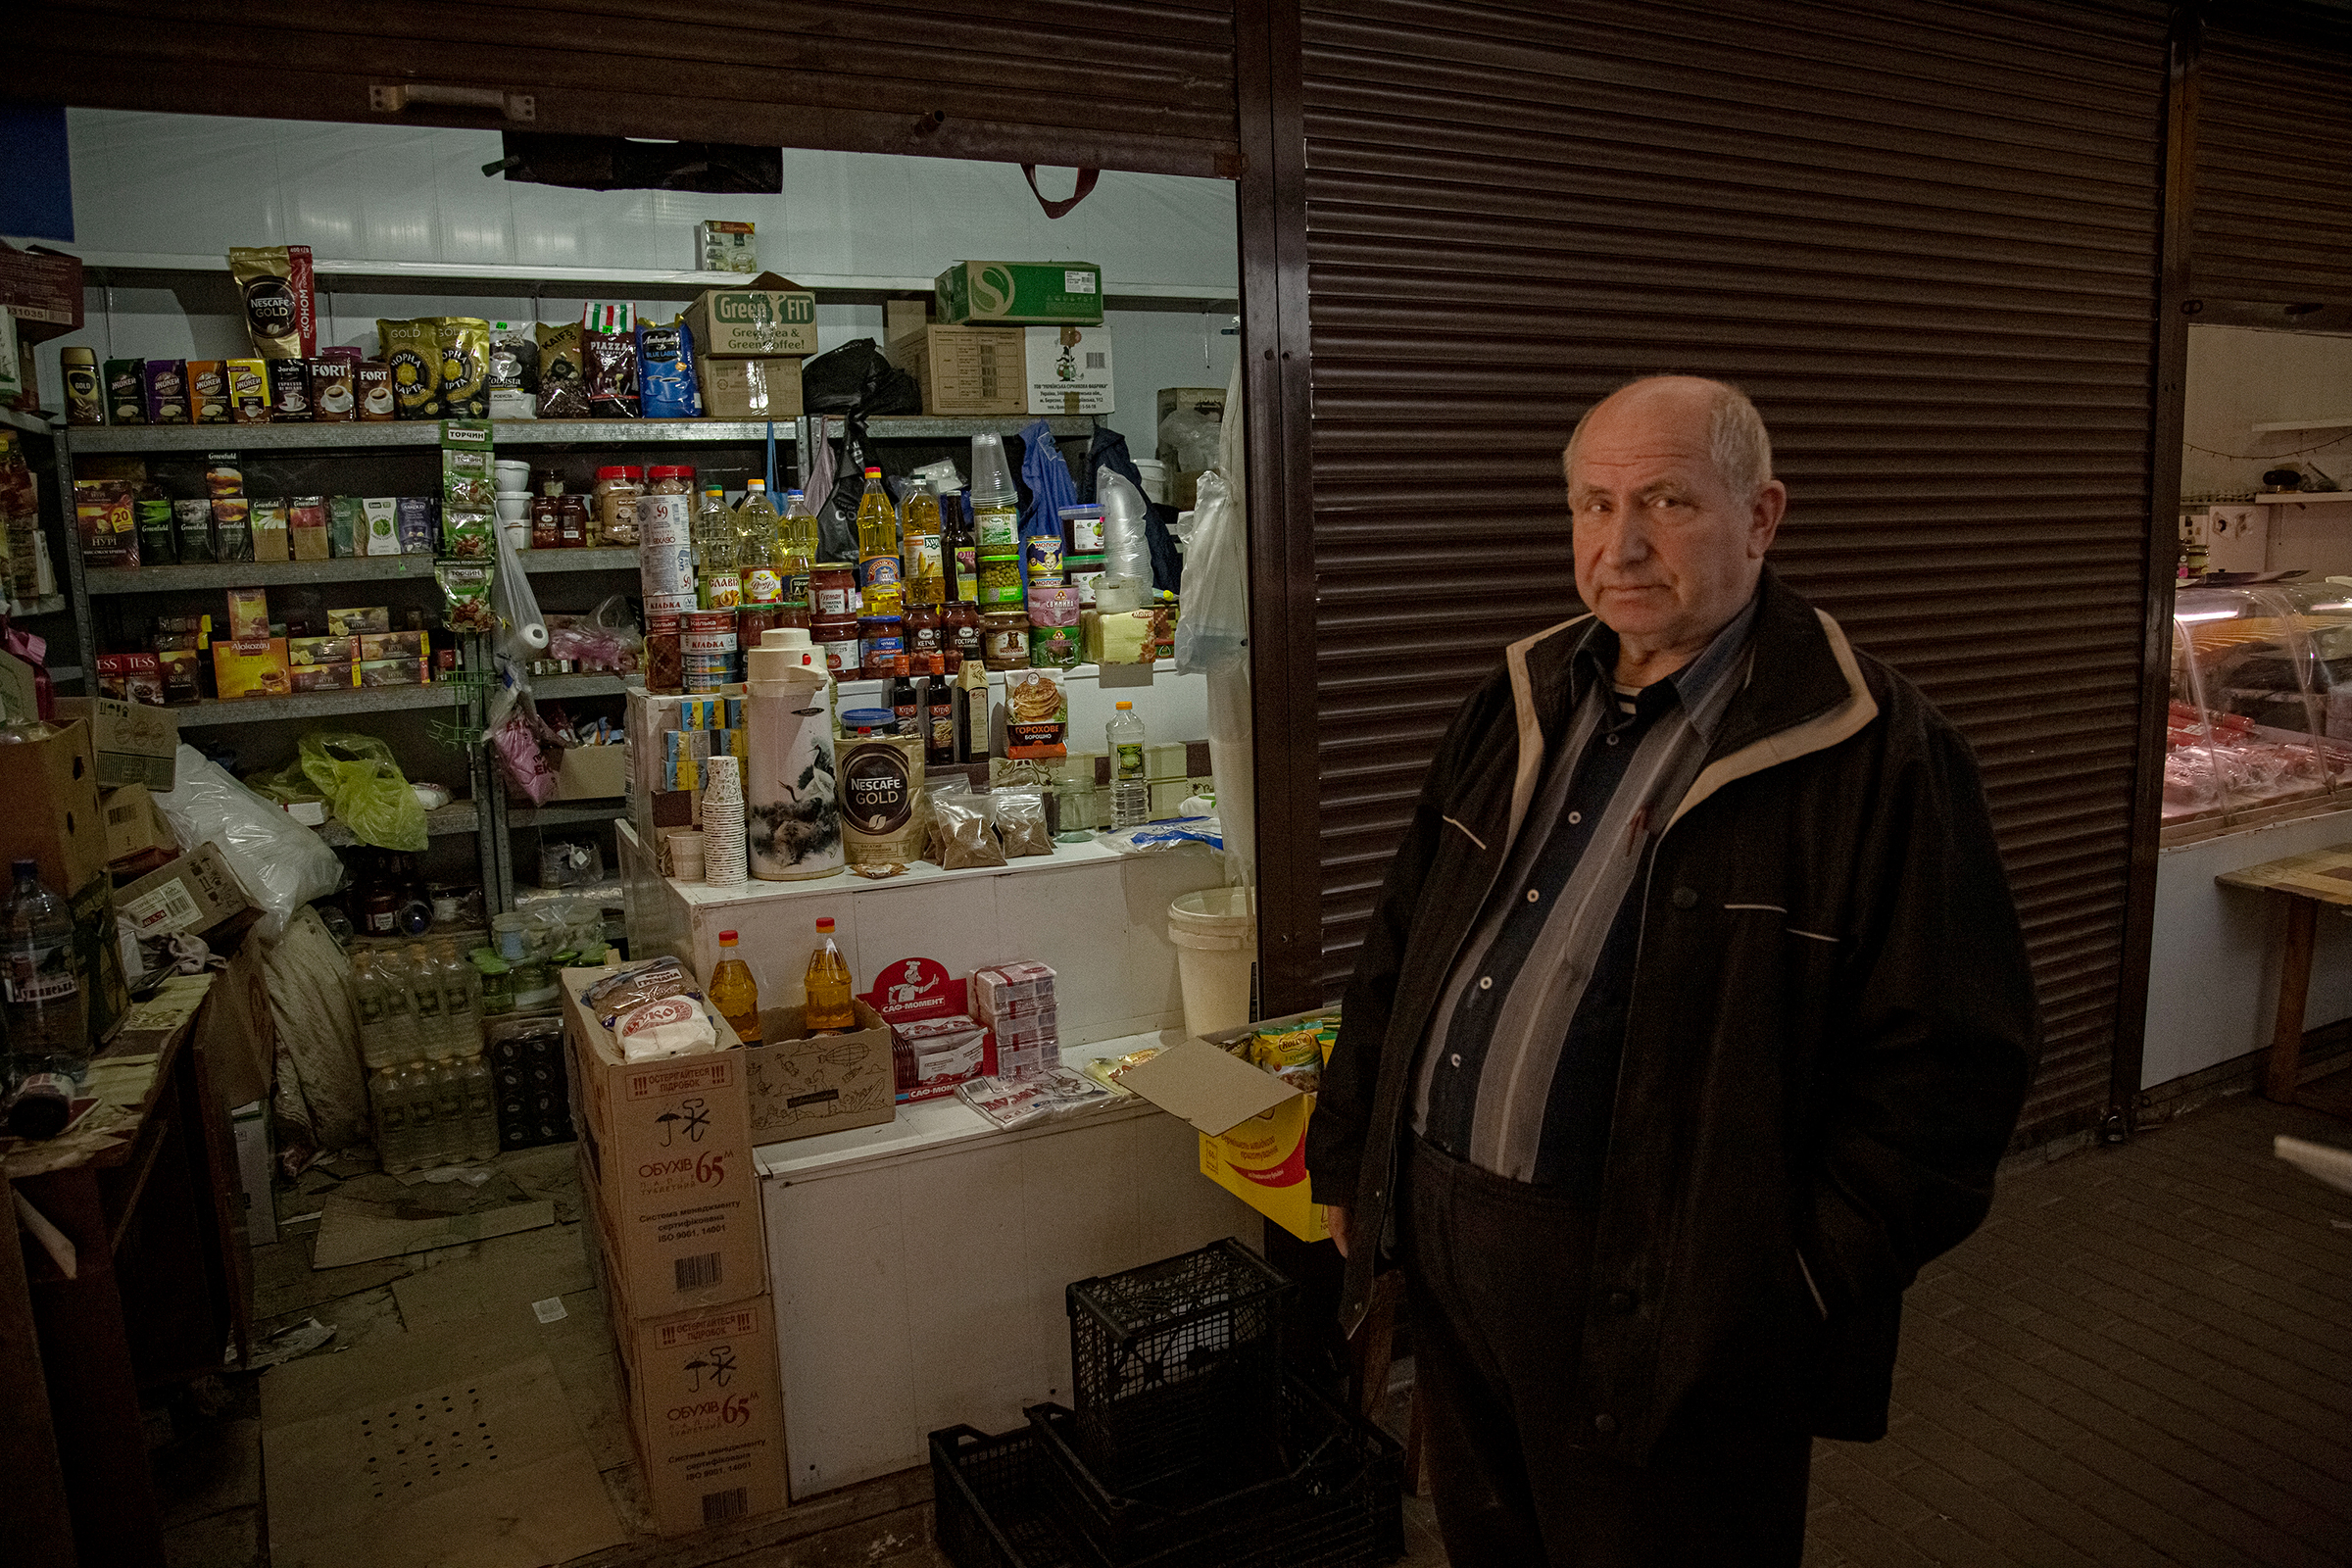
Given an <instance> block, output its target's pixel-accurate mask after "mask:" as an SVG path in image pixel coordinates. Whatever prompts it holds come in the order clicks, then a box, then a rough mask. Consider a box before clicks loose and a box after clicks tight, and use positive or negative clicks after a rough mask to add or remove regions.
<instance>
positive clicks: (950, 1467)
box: [931, 1427, 1404, 1568]
mask: <svg viewBox="0 0 2352 1568" xmlns="http://www.w3.org/2000/svg"><path fill="white" fill-rule="evenodd" d="M1383 1442H1384V1443H1385V1442H1386V1440H1385V1439H1384V1440H1383ZM1386 1453H1387V1456H1388V1457H1387V1461H1386V1462H1385V1463H1384V1464H1381V1465H1376V1466H1373V1467H1370V1468H1368V1469H1367V1470H1366V1471H1365V1472H1363V1475H1362V1479H1361V1481H1360V1482H1359V1483H1358V1485H1359V1487H1360V1488H1361V1489H1362V1491H1361V1493H1360V1495H1354V1496H1351V1497H1350V1498H1349V1499H1348V1501H1347V1502H1346V1504H1345V1505H1343V1504H1342V1502H1341V1501H1340V1500H1338V1499H1334V1498H1326V1497H1315V1496H1312V1495H1308V1496H1305V1497H1303V1498H1301V1497H1299V1496H1296V1495H1294V1496H1291V1497H1289V1498H1288V1499H1286V1501H1287V1503H1288V1505H1287V1506H1286V1505H1281V1504H1277V1505H1273V1506H1268V1507H1266V1508H1264V1509H1262V1510H1260V1511H1259V1512H1257V1513H1256V1514H1254V1515H1245V1516H1242V1517H1238V1518H1237V1517H1227V1518H1225V1520H1224V1523H1223V1524H1222V1525H1219V1526H1216V1527H1214V1528H1211V1529H1209V1530H1208V1531H1207V1533H1206V1534H1204V1535H1202V1536H1201V1537H1200V1538H1198V1539H1195V1540H1187V1541H1175V1540H1172V1539H1171V1540H1170V1541H1168V1542H1160V1541H1157V1540H1155V1541H1154V1542H1153V1543H1152V1545H1151V1546H1150V1547H1148V1548H1147V1549H1148V1550H1149V1553H1150V1554H1149V1555H1147V1556H1141V1557H1135V1558H1130V1559H1128V1560H1127V1561H1126V1562H1125V1563H1124V1564H1122V1565H1120V1568H1368V1565H1371V1564H1375V1563H1382V1562H1388V1561H1391V1560H1393V1559H1395V1558H1396V1557H1397V1556H1399V1555H1401V1554H1402V1553H1403V1550H1404V1527H1403V1516H1402V1514H1401V1513H1400V1512H1399V1506H1400V1488H1399V1485H1398V1481H1397V1476H1398V1465H1397V1460H1396V1457H1395V1445H1393V1444H1389V1445H1387V1448H1386ZM1052 1469H1053V1465H1052V1462H1051V1461H1050V1460H1048V1459H1047V1458H1046V1457H1045V1456H1044V1454H1043V1453H1042V1452H1041V1451H1040V1446H1039V1440H1038V1437H1037V1432H1036V1429H1035V1428H1033V1427H1021V1428H1019V1429H1017V1430H1015V1431H1011V1432H1007V1433H1005V1434H1003V1435H1001V1436H999V1437H993V1438H992V1437H988V1436H985V1435H984V1434H982V1433H980V1432H977V1431H975V1430H974V1429H972V1428H971V1427H950V1428H948V1429H946V1430H945V1431H941V1432H934V1433H932V1434H931V1490H932V1495H933V1498H934V1499H935V1507H936V1510H937V1516H938V1534H939V1547H940V1550H941V1551H942V1552H944V1553H946V1555H947V1558H948V1560H949V1561H950V1562H953V1563H955V1564H956V1568H1101V1565H1102V1564H1103V1560H1104V1559H1103V1556H1102V1554H1101V1553H1100V1552H1098V1551H1096V1550H1094V1549H1093V1548H1092V1547H1091V1546H1090V1545H1089V1544H1087V1542H1086V1541H1085V1539H1084V1537H1082V1536H1080V1535H1079V1534H1078V1533H1076V1532H1075V1531H1073V1530H1071V1529H1070V1528H1069V1526H1068V1525H1067V1524H1066V1523H1065V1518H1064V1514H1063V1512H1062V1510H1061V1509H1060V1508H1058V1507H1057V1506H1055V1504H1054V1502H1053V1501H1052V1500H1051V1499H1050V1494H1051V1492H1052V1491H1053V1489H1054V1486H1055V1485H1056V1483H1055V1482H1054V1478H1053V1477H1052V1475H1051V1471H1052Z"/></svg>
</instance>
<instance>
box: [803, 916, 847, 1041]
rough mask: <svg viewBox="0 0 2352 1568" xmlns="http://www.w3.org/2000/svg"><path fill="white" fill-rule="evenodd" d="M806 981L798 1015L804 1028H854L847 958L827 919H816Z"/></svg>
mask: <svg viewBox="0 0 2352 1568" xmlns="http://www.w3.org/2000/svg"><path fill="white" fill-rule="evenodd" d="M806 983H807V986H808V991H809V1005H808V1007H807V1009H806V1010H805V1011H804V1012H803V1013H802V1014H801V1022H802V1026H803V1027H804V1028H806V1029H808V1030H809V1033H811V1034H813V1033H815V1032H816V1031H817V1030H819V1029H855V1028H857V1027H858V1009H857V1008H856V1007H855V1006H853V1005H851V1002H850V996H851V989H852V985H853V982H852V981H851V979H850V960H849V959H847V958H845V957H843V956H841V949H840V948H839V947H838V946H836V945H835V944H834V941H833V922H832V920H831V919H830V918H825V919H820V920H818V921H817V922H816V948H815V951H813V952H811V953H810V954H809V975H808V980H807V982H806Z"/></svg>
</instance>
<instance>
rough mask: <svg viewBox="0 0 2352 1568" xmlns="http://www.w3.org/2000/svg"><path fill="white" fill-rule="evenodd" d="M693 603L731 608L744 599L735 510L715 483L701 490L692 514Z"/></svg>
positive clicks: (703, 606)
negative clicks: (738, 567)
mask: <svg viewBox="0 0 2352 1568" xmlns="http://www.w3.org/2000/svg"><path fill="white" fill-rule="evenodd" d="M694 592H695V603H697V604H698V605H700V606H702V608H703V609H705V610H733V609H734V608H735V607H736V606H737V605H738V604H741V603H742V601H743V579H742V577H741V576H739V575H738V574H737V571H736V563H735V513H734V510H733V509H732V508H730V507H729V506H728V505H727V493H726V492H725V491H724V490H721V489H720V488H719V487H718V486H716V485H711V486H710V487H709V488H708V489H706V490H704V492H703V504H702V507H701V508H700V509H699V510H698V511H697V512H696V513H695V515H694Z"/></svg>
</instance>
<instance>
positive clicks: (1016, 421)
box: [17, 414, 1095, 453]
mask: <svg viewBox="0 0 2352 1568" xmlns="http://www.w3.org/2000/svg"><path fill="white" fill-rule="evenodd" d="M17 417H18V418H23V417H24V416H22V415H20V416H17ZM1039 417H1040V416H1037V415H1028V414H1020V415H985V416H984V415H969V416H960V415H929V414H893V415H878V416H876V417H873V418H871V419H868V420H867V421H866V433H867V434H868V435H870V436H873V437H875V438H878V439H890V440H911V441H953V440H956V439H959V438H966V437H970V436H975V435H983V434H988V433H992V432H993V433H995V434H998V435H1016V434H1018V433H1019V432H1020V430H1021V428H1022V427H1023V426H1024V425H1027V424H1030V423H1032V422H1033V421H1034V420H1036V419H1037V418H1039ZM1044 418H1045V419H1046V422H1047V424H1048V426H1049V427H1050V428H1051V429H1052V430H1053V431H1054V436H1055V437H1056V438H1057V439H1058V438H1059V437H1062V436H1066V435H1086V434H1091V433H1092V432H1093V430H1094V427H1095V420H1094V417H1093V416H1092V415H1048V416H1044ZM491 423H492V426H493V427H494V428H495V429H496V431H497V435H496V436H495V438H494V439H495V442H496V444H497V446H498V447H499V448H500V449H501V450H502V451H503V450H505V449H507V448H509V447H594V446H718V445H727V444H733V445H742V444H745V443H747V442H764V441H765V440H766V439H767V437H768V430H769V427H770V421H768V420H764V419H494V420H492V421H491ZM798 425H799V421H798V420H797V419H777V420H775V421H773V427H774V430H775V437H776V439H777V440H778V441H781V442H785V443H788V444H789V443H790V442H791V441H792V440H793V439H794V436H795V432H796V430H797V428H798ZM27 428H31V427H29V426H28V427H27ZM39 433H41V434H44V435H45V434H48V433H49V432H48V430H47V428H46V427H45V426H43V427H39ZM72 441H73V446H74V447H75V448H77V449H78V450H80V451H83V452H103V453H148V452H228V451H236V452H372V451H379V450H382V449H384V448H387V447H390V448H398V447H426V448H432V447H438V446H439V445H440V444H441V425H440V422H439V421H438V420H432V419H413V420H395V421H392V422H389V423H376V424H368V423H350V424H110V425H88V426H82V427H80V428H77V429H75V430H74V431H73V436H72Z"/></svg>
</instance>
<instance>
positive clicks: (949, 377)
mask: <svg viewBox="0 0 2352 1568" xmlns="http://www.w3.org/2000/svg"><path fill="white" fill-rule="evenodd" d="M1047 330H1049V331H1051V330H1052V328H1050V327H1049V328H1047ZM883 353H884V355H885V357H887V358H888V359H889V361H890V363H891V364H893V365H895V366H897V367H898V368H900V369H902V370H905V371H907V373H908V374H910V375H912V376H913V377H914V381H915V384H916V385H917V386H919V387H921V388H922V389H923V412H924V413H925V414H1020V413H1024V412H1025V411H1026V410H1027V409H1028V406H1029V395H1028V389H1027V385H1026V378H1027V375H1028V368H1027V363H1028V362H1027V359H1026V355H1027V354H1028V348H1027V346H1026V343H1025V340H1024V338H1023V336H1022V329H1021V328H1019V327H1012V326H926V327H923V328H921V329H919V330H918V331H916V332H914V333H912V334H910V335H908V336H907V337H903V338H897V339H894V340H893V341H892V342H891V344H890V346H889V347H888V348H887V349H885V350H884V351H883Z"/></svg>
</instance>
